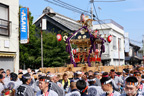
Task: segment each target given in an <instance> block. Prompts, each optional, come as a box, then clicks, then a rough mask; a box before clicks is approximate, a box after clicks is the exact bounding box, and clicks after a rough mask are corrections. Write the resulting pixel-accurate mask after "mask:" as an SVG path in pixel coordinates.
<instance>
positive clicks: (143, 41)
mask: <svg viewBox="0 0 144 96" xmlns="http://www.w3.org/2000/svg"><path fill="white" fill-rule="evenodd" d="M142 43H143V64H144V35H143V39H142Z"/></svg>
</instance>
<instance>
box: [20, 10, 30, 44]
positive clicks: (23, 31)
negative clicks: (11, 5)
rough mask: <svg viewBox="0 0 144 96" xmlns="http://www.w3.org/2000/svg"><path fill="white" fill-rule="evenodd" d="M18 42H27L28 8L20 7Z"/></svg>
mask: <svg viewBox="0 0 144 96" xmlns="http://www.w3.org/2000/svg"><path fill="white" fill-rule="evenodd" d="M20 43H21V44H27V43H29V9H28V8H21V9H20Z"/></svg>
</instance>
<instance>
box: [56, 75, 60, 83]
mask: <svg viewBox="0 0 144 96" xmlns="http://www.w3.org/2000/svg"><path fill="white" fill-rule="evenodd" d="M60 78H61V75H59V74H58V75H57V76H56V80H57V82H58V81H59V80H60Z"/></svg>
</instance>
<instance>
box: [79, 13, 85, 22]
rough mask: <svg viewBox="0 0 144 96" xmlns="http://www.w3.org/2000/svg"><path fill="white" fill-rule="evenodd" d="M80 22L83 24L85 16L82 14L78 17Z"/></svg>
mask: <svg viewBox="0 0 144 96" xmlns="http://www.w3.org/2000/svg"><path fill="white" fill-rule="evenodd" d="M80 21H81V22H84V21H85V15H84V14H83V13H82V14H81V16H80Z"/></svg>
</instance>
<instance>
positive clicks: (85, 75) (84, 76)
mask: <svg viewBox="0 0 144 96" xmlns="http://www.w3.org/2000/svg"><path fill="white" fill-rule="evenodd" d="M88 77H89V73H88V72H85V73H84V74H83V75H82V79H83V80H87V78H88Z"/></svg>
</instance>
